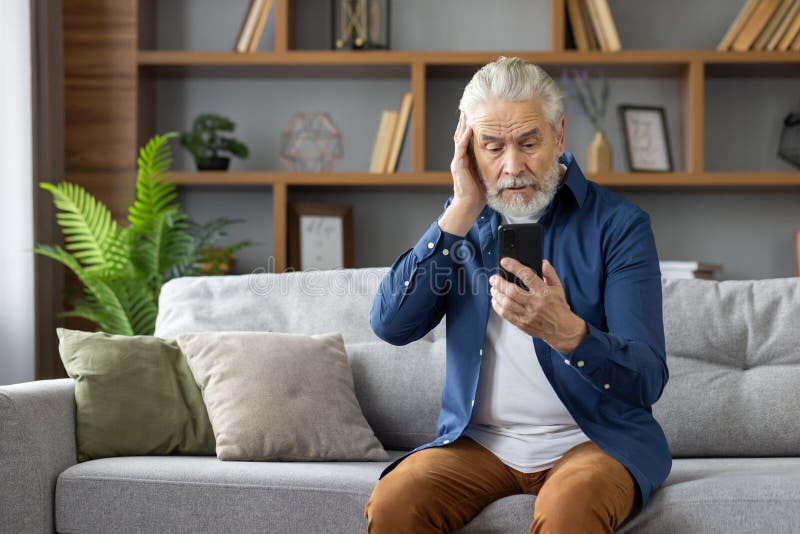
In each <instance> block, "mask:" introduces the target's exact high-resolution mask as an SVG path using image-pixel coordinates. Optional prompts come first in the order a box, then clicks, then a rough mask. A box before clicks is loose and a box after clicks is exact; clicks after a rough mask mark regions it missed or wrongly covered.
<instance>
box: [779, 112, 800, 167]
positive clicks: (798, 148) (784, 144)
mask: <svg viewBox="0 0 800 534" xmlns="http://www.w3.org/2000/svg"><path fill="white" fill-rule="evenodd" d="M778 155H779V156H780V157H782V158H783V159H785V160H786V161H788V162H789V163H791V164H793V165H795V166H797V167H800V112H795V113H789V114H788V115H786V118H785V119H783V130H781V140H780V141H779V142H778Z"/></svg>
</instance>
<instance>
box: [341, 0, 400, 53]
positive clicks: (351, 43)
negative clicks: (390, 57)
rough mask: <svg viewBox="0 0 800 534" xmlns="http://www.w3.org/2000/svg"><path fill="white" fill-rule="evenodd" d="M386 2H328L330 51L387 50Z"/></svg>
mask: <svg viewBox="0 0 800 534" xmlns="http://www.w3.org/2000/svg"><path fill="white" fill-rule="evenodd" d="M389 2H390V0H332V2H331V5H332V6H333V17H331V20H332V21H333V32H332V34H333V49H334V50H388V49H389Z"/></svg>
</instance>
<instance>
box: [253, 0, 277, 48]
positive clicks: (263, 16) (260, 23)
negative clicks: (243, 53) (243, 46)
mask: <svg viewBox="0 0 800 534" xmlns="http://www.w3.org/2000/svg"><path fill="white" fill-rule="evenodd" d="M271 10H272V0H265V1H264V3H263V4H262V5H261V9H260V10H259V12H258V18H257V19H256V27H255V29H254V30H253V37H252V38H251V39H250V43H249V44H248V46H247V51H248V52H255V51H256V50H257V49H258V43H259V42H261V36H262V35H263V34H264V28H265V27H266V25H267V19H268V18H269V12H270V11H271Z"/></svg>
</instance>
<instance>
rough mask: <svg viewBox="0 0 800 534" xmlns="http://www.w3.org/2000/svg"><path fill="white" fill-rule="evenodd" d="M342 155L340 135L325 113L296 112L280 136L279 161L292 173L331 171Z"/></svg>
mask: <svg viewBox="0 0 800 534" xmlns="http://www.w3.org/2000/svg"><path fill="white" fill-rule="evenodd" d="M342 155H343V151H342V133H341V132H340V131H339V129H338V128H337V127H336V125H335V124H334V123H333V119H331V117H330V115H328V114H327V113H296V114H294V115H293V116H292V118H291V120H290V121H289V124H288V125H287V126H286V128H285V129H284V130H283V132H282V133H281V160H283V162H284V163H285V164H286V166H287V167H288V168H289V169H290V170H292V171H297V172H325V171H332V170H333V165H334V161H335V160H337V159H341V158H342Z"/></svg>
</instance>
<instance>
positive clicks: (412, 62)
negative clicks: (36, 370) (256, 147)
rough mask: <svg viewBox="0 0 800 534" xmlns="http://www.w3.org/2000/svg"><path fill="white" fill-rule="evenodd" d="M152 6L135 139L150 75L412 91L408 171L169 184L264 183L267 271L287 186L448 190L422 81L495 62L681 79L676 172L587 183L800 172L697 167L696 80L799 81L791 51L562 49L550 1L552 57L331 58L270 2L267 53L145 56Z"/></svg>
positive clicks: (280, 263) (735, 183)
mask: <svg viewBox="0 0 800 534" xmlns="http://www.w3.org/2000/svg"><path fill="white" fill-rule="evenodd" d="M152 2H153V0H140V1H139V3H138V6H137V12H138V22H137V35H138V46H137V51H136V53H135V64H136V71H137V78H136V79H137V100H138V125H137V126H138V139H139V140H140V141H141V140H142V138H144V137H146V136H147V135H149V134H150V133H152V132H151V131H148V128H150V127H151V125H152V124H153V123H154V118H153V116H152V114H153V111H152V109H153V106H152V101H153V99H154V89H153V83H152V82H153V80H154V79H157V78H158V77H161V76H164V77H194V76H207V75H209V74H211V75H214V76H222V77H225V76H231V77H233V76H241V75H246V76H250V77H252V76H255V77H265V78H269V77H276V78H282V77H294V76H308V75H314V76H323V77H324V76H329V77H333V78H350V77H353V78H358V77H368V78H376V77H387V76H388V77H405V78H408V79H409V80H410V85H411V90H412V92H413V93H414V110H413V129H412V130H411V131H410V132H409V133H408V134H407V135H410V139H409V142H410V146H411V149H412V164H411V168H412V169H411V172H404V173H393V174H370V173H367V172H355V173H354V172H335V173H313V174H312V173H290V172H283V171H246V172H222V173H219V172H203V173H199V172H178V173H174V174H173V179H175V180H176V182H177V183H179V184H181V185H184V186H191V185H211V186H219V187H231V186H240V185H264V186H270V187H272V188H273V202H274V205H273V217H274V220H273V222H274V228H273V231H274V243H275V251H274V256H275V269H276V270H277V271H281V270H283V269H284V268H285V266H286V259H287V258H286V240H285V238H286V211H287V209H286V208H287V206H286V202H287V190H288V188H289V187H307V186H313V187H319V186H370V187H381V186H445V187H446V186H448V185H450V184H451V178H450V175H449V173H447V172H432V171H429V170H427V167H426V158H425V125H426V103H425V95H426V82H427V80H428V79H433V78H442V77H444V78H447V77H453V78H455V77H462V78H465V77H468V76H469V75H470V74H471V73H472V72H474V70H475V69H476V68H477V67H478V66H480V65H483V64H485V63H487V62H489V61H491V60H493V59H495V58H496V57H497V56H499V55H515V56H520V57H524V58H526V59H528V60H530V61H532V62H534V63H537V64H540V65H543V66H546V67H549V68H550V69H551V70H553V71H554V73H558V71H559V70H560V69H561V68H562V67H569V68H572V67H582V66H597V65H602V66H603V67H604V68H605V70H606V73H607V75H609V76H621V77H624V76H636V77H670V78H678V79H680V80H681V86H682V91H683V95H682V99H681V101H682V103H683V110H682V113H683V123H684V128H685V132H684V136H683V137H684V139H685V146H684V154H685V169H682V171H681V172H673V173H610V174H605V175H597V176H589V178H590V179H593V180H595V181H597V182H598V183H601V184H603V185H608V186H615V187H640V188H641V187H754V186H758V187H764V186H778V187H786V186H789V187H796V186H800V172H763V173H762V172H708V171H706V170H705V166H704V158H703V154H704V146H703V145H704V140H703V136H704V131H705V128H704V120H705V101H704V98H705V95H704V91H705V82H706V79H707V78H709V77H724V76H726V75H729V74H735V75H739V76H742V75H751V76H759V75H761V74H762V73H766V74H769V75H771V76H791V77H797V76H800V54H797V53H796V52H718V51H716V50H623V51H620V52H614V53H606V52H578V51H575V50H564V35H565V24H567V21H566V17H565V6H564V4H565V2H564V0H552V21H551V27H552V29H553V33H552V51H545V52H530V51H508V52H440V51H431V52H427V51H425V52H411V51H370V52H332V51H298V50H291V49H290V46H289V43H290V36H289V31H290V27H289V20H290V15H289V12H290V9H289V0H276V2H275V9H276V11H275V19H276V21H275V46H274V49H275V51H274V52H257V53H253V54H237V53H234V52H223V51H209V52H205V51H161V50H153V49H152V47H153V46H154V44H155V43H154V40H153V38H152V35H151V34H152V32H151V31H150V28H149V27H148V25H149V24H150V22H152V20H153V19H152V17H153V14H152V13H153V5H152Z"/></svg>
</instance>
